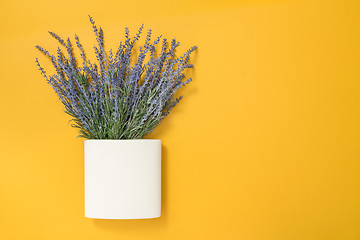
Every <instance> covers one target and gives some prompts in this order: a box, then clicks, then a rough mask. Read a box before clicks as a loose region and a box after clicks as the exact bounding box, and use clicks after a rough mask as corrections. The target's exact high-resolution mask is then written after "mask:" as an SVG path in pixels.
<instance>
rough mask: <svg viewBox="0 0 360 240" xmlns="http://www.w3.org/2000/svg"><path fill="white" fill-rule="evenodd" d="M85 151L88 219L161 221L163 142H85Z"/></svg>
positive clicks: (141, 140) (86, 212) (142, 140)
mask: <svg viewBox="0 0 360 240" xmlns="http://www.w3.org/2000/svg"><path fill="white" fill-rule="evenodd" d="M84 150H85V217H88V218H100V219H143V218H157V217H160V215H161V141H160V140H155V139H139V140H85V141H84Z"/></svg>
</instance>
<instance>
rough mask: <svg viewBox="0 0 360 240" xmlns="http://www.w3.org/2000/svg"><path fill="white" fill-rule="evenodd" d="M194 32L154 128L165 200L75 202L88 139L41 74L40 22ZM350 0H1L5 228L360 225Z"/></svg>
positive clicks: (236, 231) (123, 235)
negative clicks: (147, 209) (185, 77)
mask: <svg viewBox="0 0 360 240" xmlns="http://www.w3.org/2000/svg"><path fill="white" fill-rule="evenodd" d="M88 14H91V15H92V16H93V17H94V19H95V21H96V22H97V24H98V25H100V26H102V27H103V29H104V32H105V41H106V47H107V49H109V48H110V47H115V45H116V44H117V43H118V40H120V39H121V38H123V32H124V27H125V26H129V27H130V29H131V30H133V32H134V31H135V29H136V28H137V27H138V26H139V25H140V24H141V23H145V25H146V27H151V28H152V29H153V31H154V33H155V34H157V35H158V34H163V35H165V36H167V37H168V38H171V37H173V36H176V38H177V40H179V41H180V42H181V43H182V46H183V48H182V50H184V49H186V48H188V47H190V46H191V45H192V44H196V45H198V46H199V51H198V52H197V53H196V54H195V55H194V56H193V58H192V60H193V63H194V64H195V65H196V68H195V69H194V71H192V72H190V75H189V76H192V77H193V78H194V81H193V82H192V83H191V85H189V86H188V87H187V88H186V89H185V88H184V89H183V91H182V95H184V100H183V101H182V102H181V103H180V104H179V105H178V106H177V107H176V109H174V111H173V113H172V114H170V116H169V117H168V119H166V120H165V121H164V122H163V124H162V125H161V126H160V127H159V128H158V129H157V130H156V131H155V133H154V134H152V135H151V136H148V137H151V138H160V139H161V140H162V142H163V149H164V152H163V154H164V156H163V161H164V163H163V168H164V173H163V211H162V213H163V215H162V217H161V218H159V219H152V220H125V221H124V220H92V219H86V218H85V217H84V209H83V208H84V203H83V201H84V197H83V183H84V182H83V139H79V138H76V135H77V131H76V129H73V128H71V127H70V126H69V125H68V124H67V122H68V120H69V119H70V118H69V117H68V116H67V115H65V114H64V113H63V112H62V106H61V104H60V103H59V101H58V100H57V98H56V96H55V94H54V93H53V92H52V89H51V88H50V86H48V85H47V84H46V82H45V80H44V79H43V78H42V77H41V76H40V73H39V72H38V70H37V68H36V66H35V63H34V58H35V57H36V56H37V57H40V61H41V62H42V63H43V64H44V66H45V67H47V68H48V67H50V64H49V63H48V61H47V59H45V58H44V57H42V56H41V55H40V53H39V52H37V51H36V50H35V48H34V45H36V44H41V45H43V46H44V47H46V48H48V49H50V50H53V49H54V48H55V46H57V43H56V41H54V40H53V39H51V37H50V35H48V34H47V30H52V31H55V32H57V33H58V34H59V35H61V36H69V35H70V36H73V35H74V34H75V33H77V34H78V35H79V36H80V38H82V40H83V42H86V44H84V45H85V47H86V49H87V50H88V51H92V49H91V45H92V44H93V43H94V40H93V34H92V29H91V27H90V23H89V22H88V19H87V15H88ZM359 63H360V2H359V1H358V0H352V1H351V0H347V1H346V0H343V1H341V0H339V1H320V0H314V1H302V0H294V1H285V0H284V1H282V0H262V1H261V0H255V1H250V0H249V1H235V0H234V1H231V0H222V1H197V0H186V1H165V0H156V1H155V0H154V1H149V0H141V1H123V0H117V1H115V0H114V1H84V0H82V1H74V0H73V1H69V0H62V1H39V0H34V1H10V0H2V1H1V2H0V239H1V240H3V239H4V240H8V239H36V240H42V239H44V240H45V239H46V240H49V239H51V240H52V239H62V240H63V239H86V240H91V239H126V240H132V239H154V240H155V239H156V240H161V239H166V240H169V239H206V240H208V239H216V240H217V239H226V240H232V239H244V240H282V239H284V240H297V239H304V240H305V239H306V240H312V239H314V240H318V239H321V240H332V239H334V240H335V239H336V240H347V239H349V240H350V239H354V240H355V239H360V227H359V226H360V67H359Z"/></svg>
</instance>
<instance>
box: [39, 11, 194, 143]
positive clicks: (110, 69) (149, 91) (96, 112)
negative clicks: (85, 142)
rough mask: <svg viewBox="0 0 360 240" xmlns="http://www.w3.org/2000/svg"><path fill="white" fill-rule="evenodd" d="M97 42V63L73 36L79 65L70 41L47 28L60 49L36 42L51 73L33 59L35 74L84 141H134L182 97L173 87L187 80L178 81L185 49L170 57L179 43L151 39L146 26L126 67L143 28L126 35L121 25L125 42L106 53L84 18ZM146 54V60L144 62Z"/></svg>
mask: <svg viewBox="0 0 360 240" xmlns="http://www.w3.org/2000/svg"><path fill="white" fill-rule="evenodd" d="M89 18H90V22H91V24H92V27H93V30H94V33H95V36H96V41H97V46H94V50H95V54H96V58H97V63H92V62H91V61H90V60H88V59H87V57H86V54H85V51H84V49H83V46H82V45H81V43H80V40H79V37H78V36H77V35H75V40H76V46H77V47H78V48H79V50H80V54H81V59H82V66H81V67H80V66H78V63H77V60H76V57H75V55H74V52H73V48H72V43H71V41H70V39H69V38H68V39H67V40H66V41H65V40H63V39H62V38H61V37H59V36H58V35H56V34H55V33H53V32H49V33H50V35H51V36H52V37H54V38H55V39H56V40H57V41H58V42H59V43H60V45H61V47H63V48H65V50H66V55H65V53H64V52H63V50H62V49H61V48H58V49H57V54H56V55H52V54H50V53H49V52H48V51H47V50H45V49H44V48H42V47H40V46H36V48H37V49H38V50H39V51H40V52H42V53H43V54H44V55H46V56H47V57H49V58H50V60H51V63H52V65H53V67H54V68H55V70H56V74H54V75H52V76H48V75H47V74H46V72H45V71H44V69H43V68H42V67H41V65H40V63H39V61H38V59H37V58H36V64H37V66H38V67H39V70H40V71H41V74H42V75H43V76H44V77H45V78H46V80H47V82H48V83H49V84H50V85H51V86H52V87H53V89H54V90H55V92H56V94H57V96H58V97H59V99H60V101H61V102H62V103H63V104H64V106H65V112H66V113H67V114H69V115H70V116H72V118H73V119H72V120H73V122H74V123H73V124H72V126H73V127H76V128H79V131H80V135H79V136H80V137H84V138H87V139H139V138H143V137H144V136H145V135H146V134H147V133H149V132H151V131H152V130H153V129H154V128H155V127H156V126H157V125H158V124H159V123H160V121H161V120H162V119H163V118H164V117H166V116H167V115H168V114H169V112H170V110H171V109H172V108H173V107H174V106H175V105H176V104H177V103H178V102H179V101H180V100H181V99H182V97H179V98H175V97H174V95H175V93H176V92H177V91H178V89H179V88H180V87H182V86H184V85H186V84H187V83H189V82H190V81H191V78H189V79H187V80H184V79H185V75H184V73H183V72H184V70H185V69H186V68H192V67H193V65H192V64H189V59H190V54H191V53H192V52H193V51H195V49H196V48H197V47H196V46H194V47H191V48H190V49H189V50H188V51H186V52H185V53H184V54H183V55H182V56H181V57H178V58H176V57H175V49H176V48H177V47H178V46H179V44H180V43H179V42H177V41H175V39H173V40H172V41H171V43H170V46H169V47H168V41H167V39H166V38H163V39H162V40H161V38H162V36H160V37H158V38H156V40H154V41H153V42H151V34H152V32H151V30H148V32H147V35H146V39H145V43H144V45H142V46H140V47H139V55H138V57H137V59H136V61H135V64H134V65H131V64H130V62H131V57H132V56H133V54H132V53H133V50H134V45H135V43H136V41H138V40H139V39H140V36H141V33H142V31H143V26H141V27H140V28H139V30H138V32H137V34H136V35H135V36H134V37H133V38H131V37H130V33H129V29H128V28H125V41H124V43H122V42H120V45H119V47H118V49H117V51H116V53H115V52H113V51H112V50H110V51H109V53H108V54H107V53H106V51H105V49H104V32H103V30H102V28H100V29H98V27H97V26H96V25H95V22H94V20H93V19H92V17H91V16H89ZM160 42H162V43H161V45H162V46H161V51H160V53H159V54H158V56H156V54H155V51H156V46H157V45H158V44H159V43H160ZM147 56H148V59H149V60H147V61H146V60H145V59H146V57H147Z"/></svg>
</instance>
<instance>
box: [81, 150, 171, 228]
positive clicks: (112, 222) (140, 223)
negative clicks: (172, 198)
mask: <svg viewBox="0 0 360 240" xmlns="http://www.w3.org/2000/svg"><path fill="white" fill-rule="evenodd" d="M167 161H168V159H167V149H166V148H165V147H164V146H163V145H162V146H161V216H160V217H159V218H151V219H88V218H87V220H88V221H92V223H93V224H94V226H95V227H98V228H101V229H105V230H109V231H114V232H116V231H119V232H124V231H129V232H131V231H133V230H134V231H138V230H139V227H140V228H141V229H143V230H144V229H146V228H149V229H154V228H164V227H165V226H166V222H167V204H168V202H167V200H168V196H167V190H168V189H167V188H168V185H167V182H168V181H167V180H168V176H167V172H168V170H167V168H168V167H167Z"/></svg>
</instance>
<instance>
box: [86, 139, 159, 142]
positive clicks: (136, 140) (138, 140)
mask: <svg viewBox="0 0 360 240" xmlns="http://www.w3.org/2000/svg"><path fill="white" fill-rule="evenodd" d="M84 141H85V142H87V141H119V142H120V141H134V142H140V141H161V140H160V139H86V140H84Z"/></svg>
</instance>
